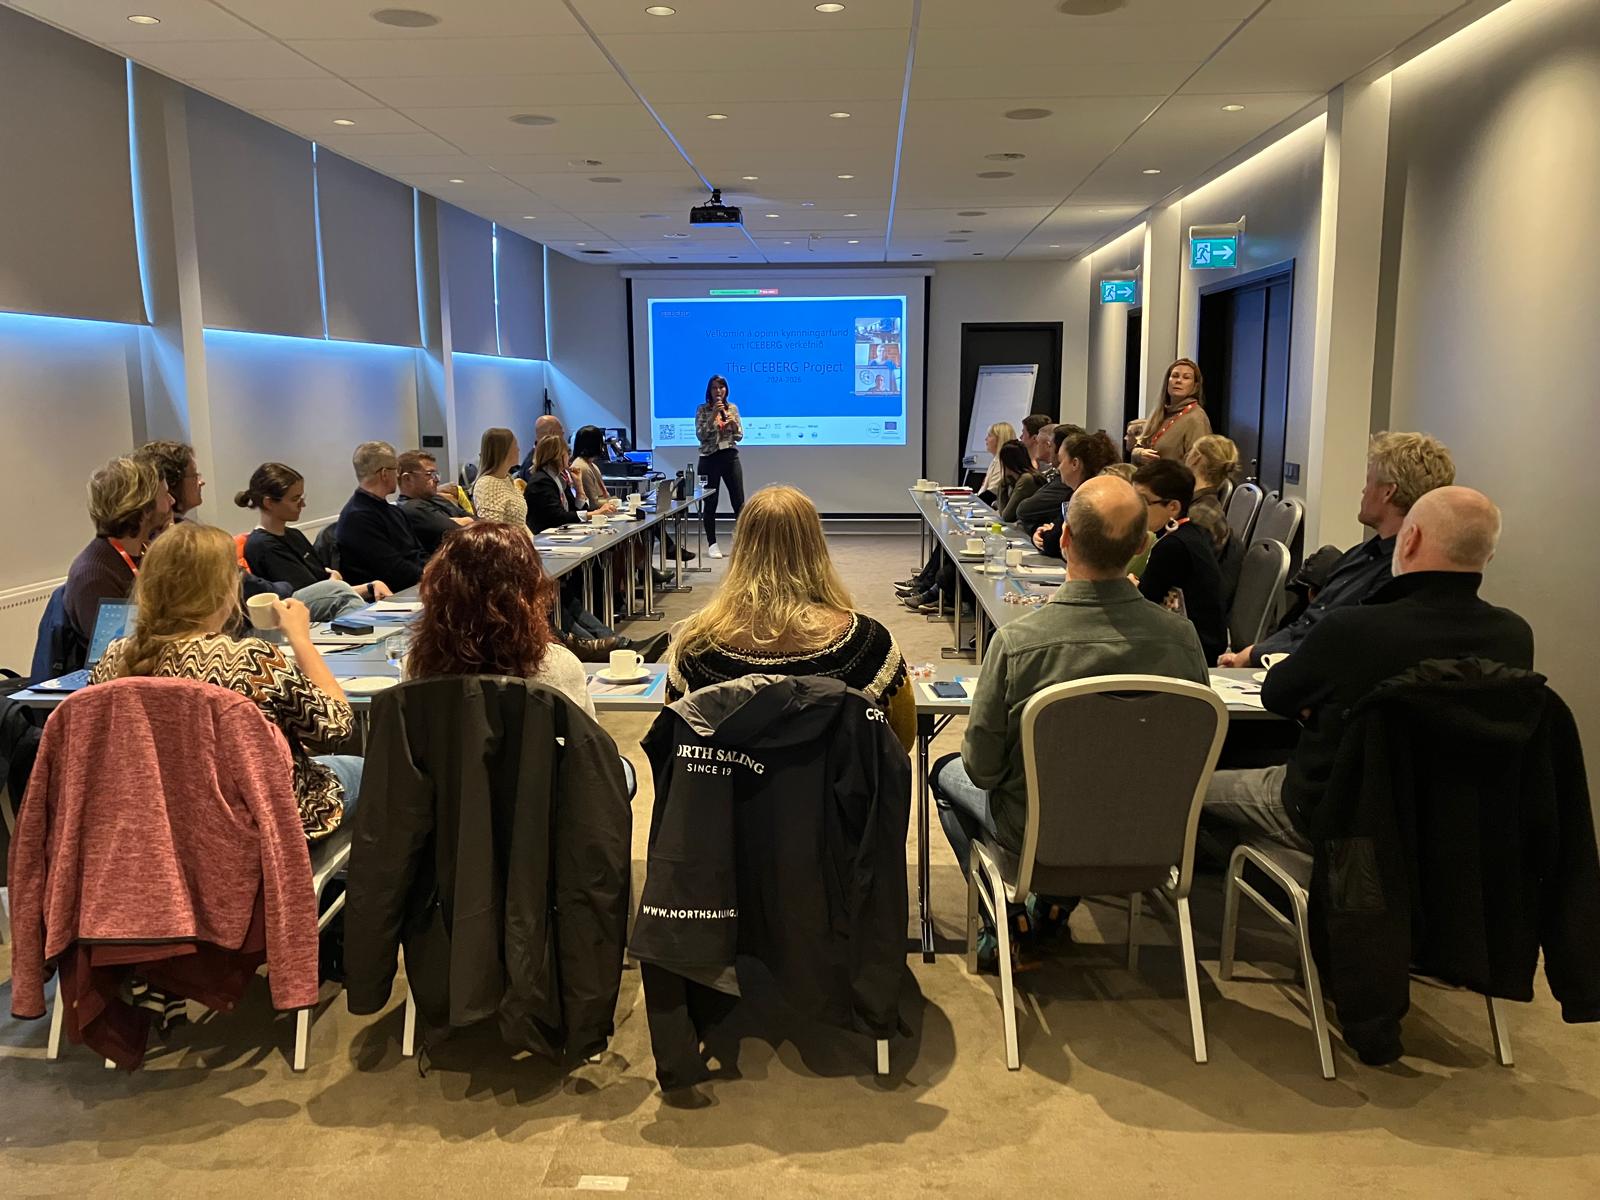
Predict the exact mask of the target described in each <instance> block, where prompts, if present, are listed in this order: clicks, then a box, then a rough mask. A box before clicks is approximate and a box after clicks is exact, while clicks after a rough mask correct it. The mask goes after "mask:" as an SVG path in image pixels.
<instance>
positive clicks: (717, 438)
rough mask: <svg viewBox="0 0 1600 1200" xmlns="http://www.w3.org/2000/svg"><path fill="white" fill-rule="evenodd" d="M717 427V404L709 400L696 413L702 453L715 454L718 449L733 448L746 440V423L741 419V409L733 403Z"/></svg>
mask: <svg viewBox="0 0 1600 1200" xmlns="http://www.w3.org/2000/svg"><path fill="white" fill-rule="evenodd" d="M727 407H728V413H727V415H726V416H725V417H723V419H722V428H721V429H718V428H717V406H716V405H715V404H713V403H711V401H709V400H707V401H706V402H705V403H704V404H702V405H701V406H700V407H699V408H698V409H697V410H696V411H695V414H694V432H695V436H696V437H698V438H699V439H700V453H701V454H715V453H716V452H717V451H718V450H732V449H733V448H734V447H735V446H737V445H738V444H739V443H740V442H742V441H743V440H744V425H743V423H742V422H741V421H740V420H739V410H738V408H737V407H735V406H734V405H732V404H729V405H728V406H727Z"/></svg>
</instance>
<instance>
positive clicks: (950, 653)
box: [939, 570, 978, 658]
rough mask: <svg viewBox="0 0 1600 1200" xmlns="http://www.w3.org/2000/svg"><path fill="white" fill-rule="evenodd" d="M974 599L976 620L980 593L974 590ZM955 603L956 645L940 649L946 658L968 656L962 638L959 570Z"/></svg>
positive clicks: (974, 617) (975, 618) (974, 616)
mask: <svg viewBox="0 0 1600 1200" xmlns="http://www.w3.org/2000/svg"><path fill="white" fill-rule="evenodd" d="M942 594H943V593H941V595H942ZM972 600H973V605H972V607H973V614H972V615H973V620H974V621H976V620H977V619H978V614H977V608H978V604H977V600H978V594H977V593H976V592H974V593H973V594H972ZM953 603H954V607H955V615H956V644H955V645H954V646H946V647H944V649H942V650H940V651H939V653H940V654H941V655H943V656H944V657H945V658H965V657H967V651H966V645H965V643H964V642H962V640H961V572H960V571H959V570H958V571H957V572H956V587H955V600H954V602H953Z"/></svg>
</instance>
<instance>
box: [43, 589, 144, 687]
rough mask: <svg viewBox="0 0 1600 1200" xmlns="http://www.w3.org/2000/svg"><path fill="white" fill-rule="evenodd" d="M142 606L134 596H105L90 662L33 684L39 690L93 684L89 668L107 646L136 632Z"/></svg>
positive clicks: (96, 621)
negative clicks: (82, 667) (135, 626)
mask: <svg viewBox="0 0 1600 1200" xmlns="http://www.w3.org/2000/svg"><path fill="white" fill-rule="evenodd" d="M138 611H139V610H138V607H137V606H136V605H135V604H134V603H133V601H131V600H102V601H100V611H99V612H97V613H95V617H94V633H92V634H91V635H90V636H89V657H88V659H87V660H86V661H87V662H88V664H89V665H88V666H86V667H85V668H84V669H83V670H81V671H71V672H69V673H67V674H66V675H62V676H59V677H58V678H56V679H46V680H45V681H44V682H43V683H36V684H34V685H33V690H34V691H36V692H76V691H77V690H78V689H80V688H85V687H88V686H89V672H90V671H92V670H94V668H95V665H96V664H97V663H98V662H99V661H100V660H101V659H102V658H104V657H105V653H106V650H107V648H108V647H109V646H110V645H111V643H112V642H114V641H116V640H117V639H118V638H119V637H126V636H127V635H128V634H130V633H132V632H133V622H134V617H135V615H136V614H137V613H138Z"/></svg>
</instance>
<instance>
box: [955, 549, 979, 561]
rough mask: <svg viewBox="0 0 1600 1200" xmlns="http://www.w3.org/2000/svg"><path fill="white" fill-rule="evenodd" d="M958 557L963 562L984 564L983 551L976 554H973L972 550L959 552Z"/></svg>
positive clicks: (957, 552)
mask: <svg viewBox="0 0 1600 1200" xmlns="http://www.w3.org/2000/svg"><path fill="white" fill-rule="evenodd" d="M956 557H957V558H959V559H960V560H961V561H962V562H982V561H983V551H982V550H979V551H977V552H976V553H973V552H972V551H971V550H957V551H956Z"/></svg>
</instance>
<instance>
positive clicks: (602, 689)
mask: <svg viewBox="0 0 1600 1200" xmlns="http://www.w3.org/2000/svg"><path fill="white" fill-rule="evenodd" d="M665 678H666V676H664V675H656V676H653V677H651V678H649V679H644V680H641V681H639V682H638V683H607V682H606V681H605V680H604V679H601V678H600V677H599V676H598V675H591V676H589V694H590V695H591V696H646V695H649V693H650V690H651V689H652V688H654V687H655V686H656V684H658V683H660V682H661V681H662V680H663V679H665Z"/></svg>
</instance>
